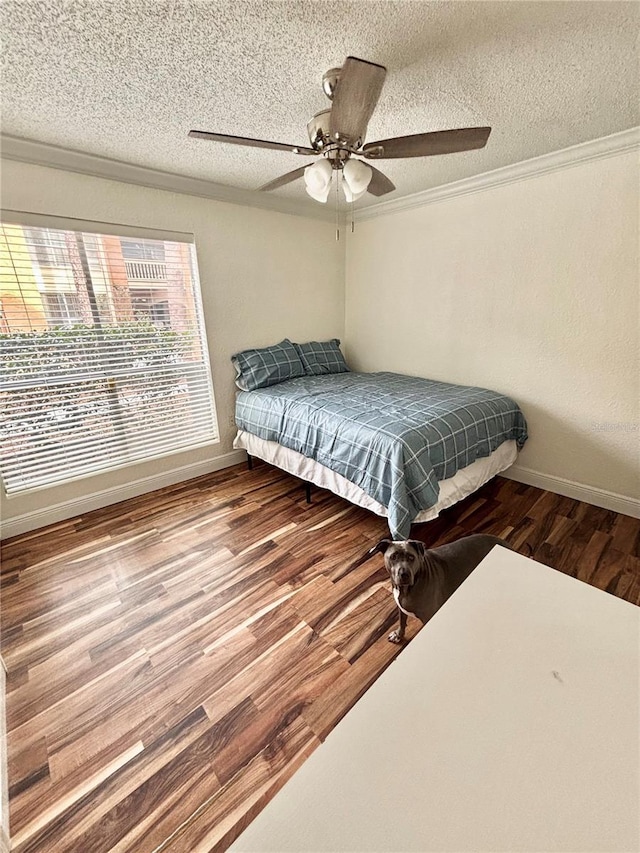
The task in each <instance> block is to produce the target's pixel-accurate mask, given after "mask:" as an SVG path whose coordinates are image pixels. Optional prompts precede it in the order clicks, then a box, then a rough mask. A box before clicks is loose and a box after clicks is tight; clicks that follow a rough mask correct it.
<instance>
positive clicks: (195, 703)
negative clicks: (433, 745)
mask: <svg viewBox="0 0 640 853" xmlns="http://www.w3.org/2000/svg"><path fill="white" fill-rule="evenodd" d="M470 532H489V533H494V534H497V535H499V536H503V537H505V538H506V539H508V541H509V542H511V543H512V545H513V546H514V547H516V549H517V550H520V551H521V552H522V553H524V554H526V555H527V556H533V557H534V558H535V559H537V560H539V561H541V562H543V563H546V564H548V565H551V566H553V567H555V568H557V569H559V570H560V571H563V572H567V573H569V574H572V575H574V576H576V577H578V578H580V579H581V580H583V581H586V582H587V583H591V584H594V585H595V586H598V587H600V588H601V589H604V590H606V591H608V592H610V593H613V594H615V595H618V596H621V597H623V598H626V599H627V600H629V601H632V602H634V603H636V604H640V521H638V520H635V519H632V518H630V517H627V516H621V515H617V514H616V513H613V512H608V511H606V510H602V509H598V508H595V507H592V506H588V505H587V504H582V503H579V502H577V501H573V500H570V499H568V498H563V497H559V496H557V495H553V494H551V493H549V492H544V491H540V490H538V489H535V488H532V487H530V486H523V485H520V484H518V483H515V482H512V481H509V480H505V479H502V478H496V479H495V480H494V481H492V482H491V483H489V484H487V485H486V486H485V487H484V488H483V489H481V490H480V491H479V492H477V493H476V494H475V495H473V496H471V497H470V498H468V499H467V500H466V501H464V502H463V503H461V504H458V505H457V506H455V507H453V508H451V509H450V510H447V511H446V512H445V513H444V514H443V516H441V517H440V518H439V519H437V520H436V521H434V522H431V523H429V524H427V525H422V526H419V527H416V528H414V536H416V537H418V538H422V539H423V540H424V541H425V542H427V544H429V545H433V544H436V543H441V542H445V541H449V540H451V539H455V538H458V537H459V536H461V535H465V534H467V533H470ZM386 534H387V528H386V524H385V522H384V520H383V519H380V518H377V517H376V516H373V515H371V514H370V513H368V512H365V511H364V510H360V509H357V508H356V507H353V506H351V505H350V504H347V503H346V502H344V501H342V500H340V499H339V498H336V497H335V496H333V495H331V494H330V493H328V492H323V491H319V490H314V492H313V502H312V504H311V505H308V504H306V503H305V499H304V489H303V488H302V486H301V485H300V483H299V482H297V481H295V480H294V479H293V478H291V477H289V476H288V475H286V474H283V473H282V472H280V471H278V470H276V469H274V468H271V467H270V466H267V465H265V464H257V465H256V466H255V468H254V470H253V471H247V470H246V469H245V468H244V466H237V467H235V468H231V469H226V470H225V471H223V472H219V473H216V474H213V475H210V476H206V477H201V478H199V479H197V480H192V481H189V482H188V483H183V484H180V485H177V486H173V487H169V488H166V489H163V490H161V491H159V492H155V493H153V494H151V495H145V496H143V497H140V498H136V499H133V500H130V501H126V502H124V503H121V504H118V505H115V506H112V507H108V508H106V509H103V510H99V511H96V512H93V513H90V514H88V515H85V516H81V517H78V518H76V519H72V520H70V521H66V522H62V523H60V524H56V525H53V526H51V527H49V528H46V529H43V530H40V531H36V532H33V533H29V534H25V535H23V536H20V537H16V538H14V539H12V540H9V541H8V542H7V543H5V545H4V549H3V562H2V592H3V594H2V650H3V651H2V653H3V656H4V659H5V661H6V664H7V668H8V678H7V691H8V699H7V728H8V748H9V782H10V798H11V830H12V837H13V849H14V850H15V851H18V853H35V851H38V853H44V851H54V850H55V851H56V853H64V851H74V853H107V851H109V852H110V853H114V852H115V851H136V853H140V852H142V853H151V851H172V853H174V851H180V853H195V851H212V850H223V849H225V848H226V846H228V844H229V843H230V842H231V841H232V840H233V839H234V838H235V837H236V836H237V835H238V834H239V832H240V831H241V829H242V828H243V827H244V826H245V825H246V823H247V822H248V821H249V820H250V819H251V818H252V817H253V816H254V815H255V814H256V813H257V812H258V811H259V810H260V809H261V808H262V807H263V806H264V805H265V803H266V802H267V801H268V799H269V798H270V797H272V796H273V794H274V793H275V791H276V790H277V789H278V788H279V787H281V785H282V784H284V782H285V781H286V779H287V778H289V776H290V775H291V774H292V773H293V772H294V771H295V769H296V768H297V767H298V766H299V765H300V764H301V762H302V761H304V759H305V758H306V757H307V756H308V755H309V754H310V753H311V752H312V751H313V750H314V749H315V747H316V746H317V745H318V744H319V743H320V742H321V741H322V740H323V739H324V738H325V737H326V735H327V734H328V732H330V731H331V729H332V727H333V726H334V725H335V724H336V723H337V722H338V721H339V720H340V718H341V717H342V716H343V715H344V714H345V713H346V711H347V710H348V709H349V708H350V707H351V706H352V705H353V703H354V702H355V701H357V699H358V698H359V697H360V696H361V695H362V693H363V692H364V691H365V690H366V689H367V687H368V686H369V685H370V684H371V683H372V682H373V680H374V679H375V678H376V677H377V676H378V675H379V674H380V673H381V672H382V671H383V670H384V668H385V667H386V666H387V665H388V664H389V663H390V662H391V660H392V659H393V657H394V656H395V655H396V654H397V653H398V647H396V646H393V645H392V644H390V643H388V642H387V640H386V634H387V633H388V631H389V629H390V627H391V625H392V623H393V622H394V620H395V609H394V602H393V599H392V596H391V595H390V592H389V585H388V582H387V580H386V573H385V570H384V567H383V563H382V558H381V556H380V555H376V556H375V557H374V558H372V559H369V560H367V561H366V562H364V563H363V564H362V565H360V566H358V567H356V568H353V569H352V568H351V566H352V564H353V563H354V562H356V560H357V558H358V557H360V556H361V555H362V554H363V553H364V552H365V551H366V550H367V549H368V548H369V547H370V546H371V545H372V544H374V543H375V542H376V541H378V539H380V538H382V537H383V536H385V535H386ZM417 627H418V626H417V624H416V622H415V620H412V619H410V620H409V628H410V630H409V637H411V636H413V635H414V634H415V631H416V630H417Z"/></svg>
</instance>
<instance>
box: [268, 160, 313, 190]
mask: <svg viewBox="0 0 640 853" xmlns="http://www.w3.org/2000/svg"><path fill="white" fill-rule="evenodd" d="M310 165H311V164H310V163H307V166H310ZM307 166H300V168H299V169H294V170H293V172H287V174H286V175H280V177H279V178H276V179H275V180H274V181H269V183H268V184H265V185H264V186H263V187H259V188H258V189H259V190H260V192H267V191H268V190H277V189H278V187H283V186H284V185H285V184H290V183H291V181H297V180H298V178H301V177H302V176H303V175H304V170H305V169H306V168H307Z"/></svg>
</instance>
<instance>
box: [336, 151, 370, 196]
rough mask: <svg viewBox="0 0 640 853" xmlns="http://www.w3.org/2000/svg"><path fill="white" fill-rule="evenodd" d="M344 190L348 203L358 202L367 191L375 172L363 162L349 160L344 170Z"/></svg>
mask: <svg viewBox="0 0 640 853" xmlns="http://www.w3.org/2000/svg"><path fill="white" fill-rule="evenodd" d="M342 174H343V177H344V181H343V184H342V189H343V190H344V194H345V198H346V199H347V201H348V202H353V201H357V200H358V199H359V198H361V197H362V196H363V195H364V194H365V193H366V191H367V188H368V186H369V184H370V183H371V178H372V176H373V172H372V171H371V168H370V167H369V166H367V164H366V163H363V162H362V161H361V160H347V162H346V163H345V164H344V168H343V170H342Z"/></svg>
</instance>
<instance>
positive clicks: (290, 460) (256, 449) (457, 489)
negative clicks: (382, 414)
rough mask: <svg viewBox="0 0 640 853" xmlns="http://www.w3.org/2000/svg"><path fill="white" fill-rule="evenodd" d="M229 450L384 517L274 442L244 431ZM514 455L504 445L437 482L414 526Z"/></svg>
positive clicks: (363, 496)
mask: <svg viewBox="0 0 640 853" xmlns="http://www.w3.org/2000/svg"><path fill="white" fill-rule="evenodd" d="M233 446H234V447H235V448H236V450H246V451H247V453H248V454H249V456H255V457H256V458H257V459H263V460H264V461H265V462H268V463H269V464H270V465H275V466H276V468H281V469H282V470H283V471H286V472H287V473H288V474H293V476H294V477H298V478H299V479H301V480H305V481H306V482H309V483H314V484H315V485H316V486H320V488H322V489H329V491H331V492H333V493H334V494H336V495H339V497H341V498H345V500H348V501H350V502H351V503H352V504H356V506H361V507H363V508H364V509H368V510H370V511H371V512H375V514H376V515H381V516H383V517H384V518H386V517H387V509H386V507H384V506H382V504H379V503H378V502H377V501H375V500H374V499H373V498H372V497H370V496H369V495H368V494H367V493H366V492H364V491H363V490H362V489H361V488H360V486H356V485H355V484H354V483H350V482H349V480H347V479H345V478H344V477H343V476H342V475H341V474H337V473H336V472H335V471H331V470H330V469H329V468H326V467H325V466H324V465H321V464H320V463H319V462H316V461H315V460H313V459H309V458H308V457H307V456H303V455H302V454H301V453H298V452H297V451H296V450H289V448H288V447H283V446H282V445H281V444H278V443H277V442H275V441H267V440H266V439H264V438H259V437H258V436H257V435H253V433H250V432H245V431H244V430H240V431H239V432H238V434H237V435H236V437H235V438H234V440H233ZM517 455H518V448H517V446H516V442H515V441H513V440H512V441H505V442H503V443H502V444H501V445H500V447H498V449H497V450H494V451H493V453H492V454H491V456H485V457H484V458H483V459H476V461H475V462H472V463H471V465H467V467H466V468H462V469H461V470H460V471H458V473H457V474H455V476H453V477H450V478H449V479H448V480H441V481H440V497H439V499H438V503H437V504H435V505H434V506H432V507H429V509H423V510H422V512H420V513H419V514H418V515H417V517H416V518H415V519H414V523H415V524H418V523H420V522H423V521H431V520H432V519H434V518H437V517H438V515H440V513H441V512H442V510H443V509H447V507H450V506H453V504H455V503H458V501H461V500H463V498H466V497H468V495H470V494H472V493H473V492H475V491H477V490H478V489H479V488H480V486H483V485H484V484H485V483H487V482H488V481H489V480H490V479H491V478H492V477H495V476H496V474H499V473H500V472H501V471H505V470H506V469H507V468H509V467H510V466H511V465H513V463H514V462H515V460H516V457H517Z"/></svg>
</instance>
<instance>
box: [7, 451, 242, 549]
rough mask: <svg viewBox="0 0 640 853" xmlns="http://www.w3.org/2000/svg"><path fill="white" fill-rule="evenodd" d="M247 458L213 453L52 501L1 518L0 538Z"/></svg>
mask: <svg viewBox="0 0 640 853" xmlns="http://www.w3.org/2000/svg"><path fill="white" fill-rule="evenodd" d="M246 458H247V454H246V453H245V452H244V450H234V451H232V452H231V453H225V454H224V455H222V456H215V457H214V458H212V459H207V460H205V461H204V462H193V463H192V464H191V465H182V466H181V467H180V468H173V469H171V470H170V471H163V472H162V473H160V474H154V475H153V476H151V477H142V478H141V479H139V480H132V481H131V482H130V483H126V484H125V485H123V486H117V487H115V488H110V489H102V490H101V491H99V492H93V493H92V494H89V495H83V496H82V497H80V498H76V499H74V500H71V501H65V502H64V503H59V504H54V505H53V506H49V507H47V508H46V509H40V510H36V511H35V512H27V513H25V514H24V515H17V516H15V517H14V518H10V519H8V520H7V521H3V523H2V537H1V538H2V539H8V538H9V537H10V536H19V535H20V534H22V533H27V532H28V531H30V530H37V529H38V528H39V527H45V526H46V525H47V524H55V523H57V522H58V521H64V520H65V519H67V518H73V517H74V516H76V515H83V514H84V513H87V512H92V510H94V509H102V507H105V506H109V505H110V504H114V503H119V502H120V501H125V500H127V498H135V497H137V496H138V495H143V494H145V493H146V492H154V491H155V490H156V489H162V488H164V487H165V486H173V485H174V484H175V483H181V482H183V481H184V480H191V479H193V478H194V477H201V476H202V475H203V474H211V473H212V472H213V471H220V470H221V469H222V468H229V467H230V466H231V465H238V464H239V463H240V462H244V461H245V459H246Z"/></svg>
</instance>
